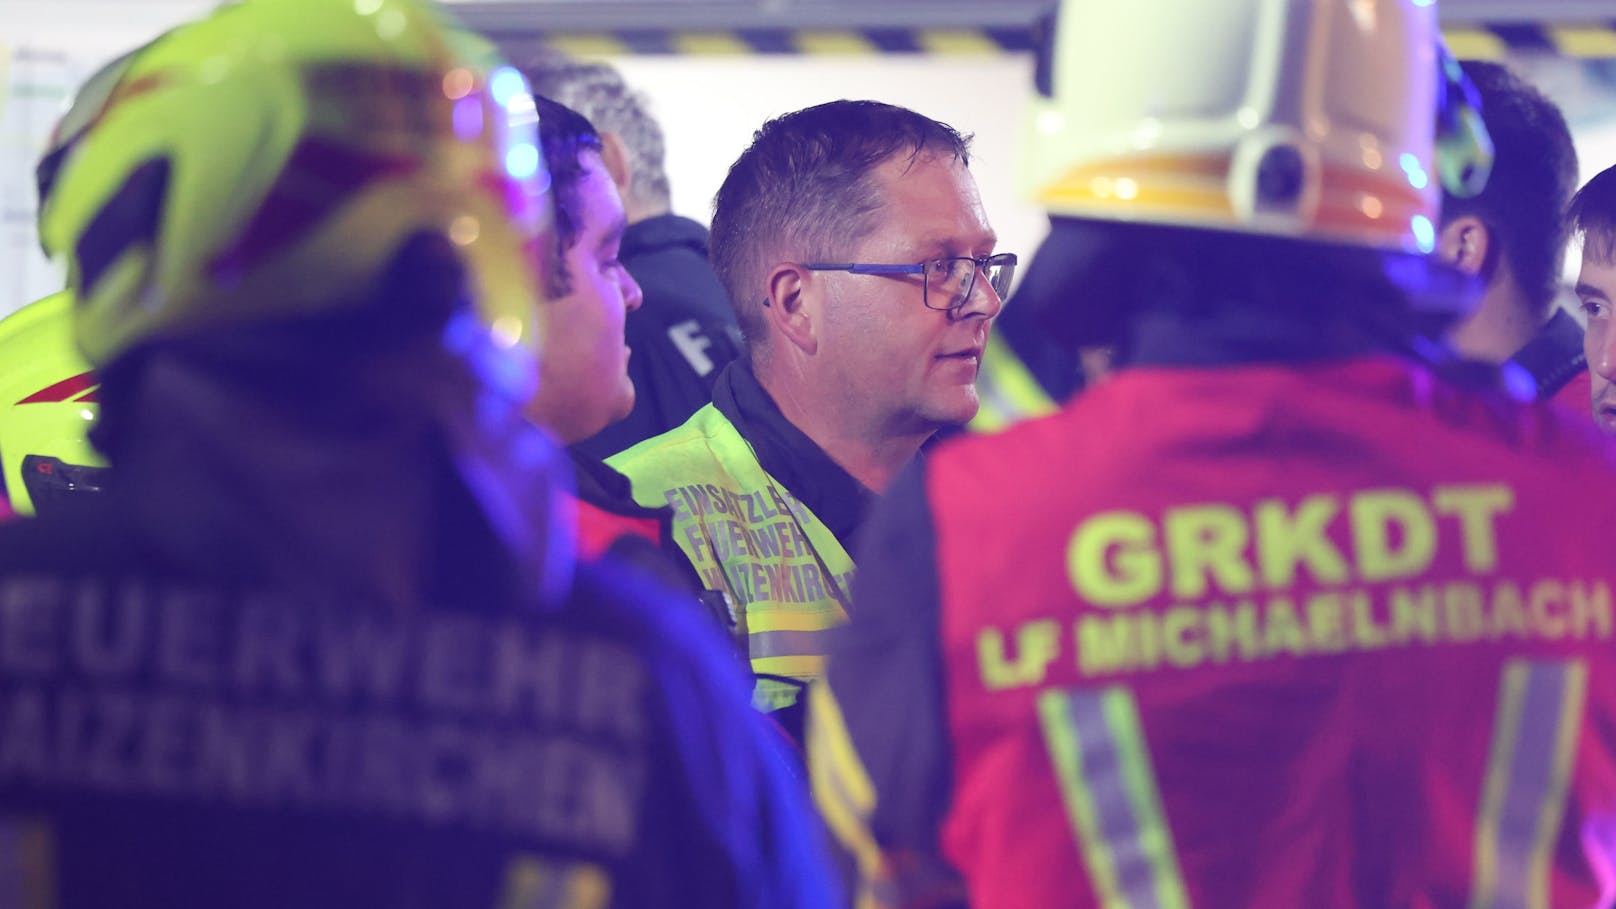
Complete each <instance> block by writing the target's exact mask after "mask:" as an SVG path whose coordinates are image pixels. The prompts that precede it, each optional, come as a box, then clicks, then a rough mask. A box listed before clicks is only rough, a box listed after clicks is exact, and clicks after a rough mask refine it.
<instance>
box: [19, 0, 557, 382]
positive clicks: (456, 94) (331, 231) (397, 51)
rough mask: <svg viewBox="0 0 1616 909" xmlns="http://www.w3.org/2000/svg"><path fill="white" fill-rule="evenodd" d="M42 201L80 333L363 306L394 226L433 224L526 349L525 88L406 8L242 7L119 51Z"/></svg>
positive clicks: (536, 180) (347, 0)
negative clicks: (120, 58) (119, 59)
mask: <svg viewBox="0 0 1616 909" xmlns="http://www.w3.org/2000/svg"><path fill="white" fill-rule="evenodd" d="M85 120H86V125H84V126H83V127H82V129H81V131H80V132H79V133H78V134H77V135H69V136H62V137H58V142H59V143H60V144H62V145H64V146H66V147H67V148H68V152H67V153H66V154H65V155H64V157H63V158H62V160H61V161H60V162H59V166H58V168H57V170H56V172H55V179H54V185H53V186H52V188H51V191H50V193H49V198H48V199H47V200H45V204H44V206H43V209H42V213H41V236H42V241H43V244H44V246H45V248H46V249H47V251H49V252H50V253H51V254H52V255H53V256H55V257H58V258H60V259H63V260H65V264H66V267H67V273H68V287H69V289H70V290H72V291H73V292H74V294H75V296H76V298H77V301H78V302H77V307H76V312H75V319H74V321H75V325H76V331H77V337H78V343H79V346H80V348H81V349H82V351H83V352H84V354H85V355H86V356H87V357H88V359H89V360H90V362H91V363H93V364H95V365H97V366H101V365H105V364H106V363H108V362H110V361H112V360H113V359H115V358H117V357H118V356H120V355H121V354H123V353H124V352H126V351H128V350H129V349H130V348H132V347H134V346H136V345H139V344H140V343H142V342H144V341H146V340H149V339H151V338H154V337H161V336H171V335H178V334H185V333H189V332H192V331H194V330H197V329H201V328H205V327H207V326H210V325H216V324H220V323H225V322H240V321H249V320H259V319H264V318H278V317H285V316H291V315H296V314H300V313H313V312H318V311H321V310H327V309H331V308H334V307H340V306H344V305H349V304H352V303H355V302H359V301H361V300H363V299H365V298H366V296H367V291H368V290H370V289H371V288H372V287H373V286H374V283H375V281H376V279H377V278H378V277H379V275H380V272H381V271H382V268H383V267H384V266H385V265H386V264H387V263H388V261H389V260H390V259H391V258H392V256H393V255H394V253H395V252H396V251H397V250H398V249H399V247H400V245H401V244H402V242H403V241H404V240H406V239H407V238H409V237H411V236H414V235H416V234H418V233H421V232H436V233H440V234H442V235H444V236H447V237H448V238H449V239H450V240H451V241H452V242H453V243H454V245H455V246H456V247H457V248H458V249H459V251H460V253H461V255H462V259H463V261H464V263H465V264H466V266H467V271H468V274H469V280H470V282H471V285H472V286H471V288H470V289H471V291H472V293H473V295H474V296H475V298H476V299H477V301H478V303H479V305H480V306H481V307H482V308H483V310H484V314H485V316H486V322H487V324H488V325H490V326H491V328H492V330H493V332H494V335H495V337H496V340H498V341H499V342H500V344H501V345H502V346H504V347H506V348H518V347H520V346H525V347H526V348H527V349H528V350H530V351H531V350H535V349H536V339H535V338H534V337H533V334H534V329H533V327H532V322H531V312H532V307H533V306H534V305H535V303H536V302H537V300H538V299H539V294H540V293H541V289H542V287H543V282H542V281H541V280H540V276H539V271H538V269H539V267H540V266H539V255H540V253H539V250H540V249H541V248H542V246H541V242H542V238H543V237H544V235H545V233H546V232H547V231H548V230H550V224H551V212H550V205H551V200H550V197H549V193H548V191H549V176H548V172H547V170H546V168H545V166H544V161H543V158H542V155H541V153H540V151H539V144H538V138H537V131H536V128H535V115H534V113H533V105H532V100H531V98H530V97H529V95H528V93H527V86H526V83H525V81H524V80H523V79H522V77H521V75H520V74H519V73H517V71H516V70H515V69H512V68H510V67H507V66H504V65H503V64H501V63H500V62H499V60H498V58H497V56H496V55H495V54H494V53H493V51H492V48H491V46H490V45H488V43H487V42H485V41H483V40H481V39H479V38H477V37H475V36H473V35H471V34H470V33H468V32H465V31H464V30H462V29H460V28H458V27H457V26H455V25H454V24H453V23H452V22H451V21H449V20H448V19H447V18H445V17H444V16H443V14H441V13H440V12H438V11H437V10H436V9H435V8H434V7H432V6H431V5H430V4H428V3H426V2H423V0H341V2H337V0H243V2H240V3H236V4H233V5H229V6H224V7H221V8H220V9H218V10H217V11H215V12H214V13H213V14H212V15H211V16H210V17H208V18H207V19H204V20H201V21H199V22H196V23H192V24H190V25H185V26H181V27H180V28H177V29H175V30H173V31H171V32H169V33H167V34H165V35H163V36H162V37H160V38H158V39H157V40H156V41H154V42H152V43H151V44H149V45H147V46H146V47H144V48H142V49H140V50H139V51H137V52H136V53H135V54H134V55H133V56H132V57H131V58H130V59H129V60H128V63H127V65H126V66H124V67H123V68H122V70H121V72H120V73H119V75H118V78H117V82H116V85H115V87H113V88H112V90H111V91H110V92H109V93H108V94H107V97H106V98H105V101H104V103H102V104H101V106H100V109H99V110H97V111H95V112H94V115H93V116H91V117H88V118H85Z"/></svg>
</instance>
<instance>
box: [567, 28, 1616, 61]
mask: <svg viewBox="0 0 1616 909" xmlns="http://www.w3.org/2000/svg"><path fill="white" fill-rule="evenodd" d="M1443 34H1444V35H1445V36H1446V37H1447V41H1448V45H1449V47H1450V48H1452V50H1453V51H1454V53H1455V55H1456V56H1459V57H1461V58H1472V59H1483V60H1496V59H1501V58H1504V57H1507V56H1509V55H1511V54H1513V53H1549V54H1556V55H1559V56H1563V57H1575V58H1583V59H1600V58H1616V19H1612V20H1610V21H1608V22H1564V23H1544V22H1519V23H1517V22H1501V23H1487V24H1477V23H1467V24H1464V25H1456V26H1450V27H1446V28H1444V29H1443ZM542 43H543V44H544V45H546V46H548V47H551V48H553V49H555V50H558V51H561V52H562V53H566V54H569V55H573V56H587V57H616V56H630V55H635V54H687V55H756V54H817V55H844V56H871V55H878V54H912V53H923V54H943V55H965V56H981V55H985V54H1002V53H1015V52H1019V51H1029V50H1031V49H1032V33H1031V31H1030V29H1025V28H1010V27H1006V28H983V29H969V28H960V29H905V28H875V29H846V30H824V29H811V30H805V29H785V28H780V29H774V28H749V29H736V30H733V31H678V30H666V29H641V30H635V29H618V30H612V31H601V32H571V33H558V34H551V35H548V36H545V37H544V38H543V39H542Z"/></svg>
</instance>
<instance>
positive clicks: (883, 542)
mask: <svg viewBox="0 0 1616 909" xmlns="http://www.w3.org/2000/svg"><path fill="white" fill-rule="evenodd" d="M857 564H858V566H859V567H858V576H857V578H856V579H855V581H854V585H853V609H852V621H851V623H850V624H849V625H847V626H846V627H845V628H843V629H842V630H841V631H839V632H838V634H837V635H836V636H835V637H834V638H833V641H832V645H831V652H830V659H829V663H828V666H827V669H826V678H825V682H823V683H821V684H817V685H815V686H814V692H813V694H812V701H811V704H810V708H809V732H808V748H809V766H810V770H811V775H812V778H813V790H814V798H815V801H816V802H817V803H818V805H819V808H820V812H821V813H822V814H823V815H824V817H825V821H826V823H827V825H828V826H829V827H830V829H831V832H832V834H833V836H834V837H835V839H836V841H837V842H838V844H839V845H840V846H841V847H842V848H843V849H845V850H846V851H847V853H848V854H849V855H850V856H851V860H852V864H853V865H855V866H856V872H855V877H856V879H857V880H856V883H855V884H854V887H855V888H856V890H857V894H856V900H855V904H856V905H858V906H861V907H865V906H871V907H905V909H918V907H928V909H931V907H944V906H963V905H964V897H963V886H962V884H961V883H960V881H959V878H958V875H957V874H956V873H955V872H954V871H953V870H952V869H951V868H950V867H949V866H948V865H947V863H946V862H945V861H944V860H943V858H942V855H941V850H940V847H939V843H938V831H939V828H940V827H941V824H942V819H943V816H944V814H945V812H946V811H947V809H948V802H949V785H950V784H949V780H950V777H951V772H952V768H951V760H950V755H949V747H948V733H947V726H946V719H945V716H944V694H943V672H942V660H941V654H940V650H939V637H938V628H939V617H938V609H939V603H940V598H939V595H938V575H937V564H936V539H935V534H934V532H933V528H932V522H931V509H930V507H929V505H928V504H927V502H926V496H925V475H924V471H923V468H922V466H921V465H920V464H916V465H914V466H913V467H911V468H910V469H909V470H908V471H906V472H905V473H904V474H903V475H902V476H901V477H900V478H899V479H898V481H897V482H896V483H895V484H894V485H893V487H892V489H891V490H890V491H889V492H888V494H887V496H886V498H885V499H883V500H882V501H881V502H880V503H878V504H877V506H876V508H875V511H874V513H873V514H872V515H871V517H870V519H869V522H868V524H867V525H866V526H865V528H864V531H863V535H862V537H861V546H860V549H859V553H858V559H857Z"/></svg>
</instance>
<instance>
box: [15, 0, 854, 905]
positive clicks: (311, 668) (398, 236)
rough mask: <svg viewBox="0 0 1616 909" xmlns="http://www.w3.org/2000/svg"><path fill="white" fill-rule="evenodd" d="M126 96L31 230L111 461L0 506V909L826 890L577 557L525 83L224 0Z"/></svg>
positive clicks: (751, 740) (464, 41) (539, 165)
mask: <svg viewBox="0 0 1616 909" xmlns="http://www.w3.org/2000/svg"><path fill="white" fill-rule="evenodd" d="M115 82H116V84H115V85H114V87H113V89H112V91H110V92H109V93H108V94H107V95H106V97H105V98H104V99H103V101H102V102H101V103H99V104H97V105H96V110H95V113H94V115H93V116H92V117H89V118H88V119H87V120H86V121H85V125H84V126H83V128H82V129H81V130H78V131H75V132H72V133H70V134H69V135H68V136H67V137H66V143H65V146H64V148H65V153H64V155H63V157H62V158H61V159H60V161H59V165H60V168H59V172H58V173H57V177H56V185H55V187H54V189H53V190H52V191H51V193H50V194H49V199H48V203H47V205H46V209H45V211H44V212H43V215H42V217H43V225H44V232H43V240H44V243H45V246H46V247H47V249H48V251H49V252H51V253H52V254H54V255H55V256H56V257H57V258H58V259H59V260H60V261H61V262H62V263H63V264H64V265H65V266H66V273H67V275H68V288H69V290H70V291H71V293H72V295H73V299H74V303H73V322H74V329H75V335H76V338H77V342H78V346H79V348H80V350H81V351H82V353H83V354H84V356H85V357H86V358H87V360H88V362H89V363H90V364H91V365H92V366H93V367H94V369H95V371H96V373H97V375H99V376H100V378H101V384H100V386H99V389H98V397H99V405H100V411H101V412H100V415H99V419H98V420H97V421H96V426H95V429H94V430H93V439H94V441H95V444H96V445H97V447H98V448H99V449H100V450H101V451H103V452H104V453H105V454H106V455H107V457H108V460H109V462H110V464H111V465H112V470H113V482H112V483H111V484H110V485H109V486H108V488H107V489H106V491H105V492H104V494H102V495H98V496H86V497H82V498H80V499H79V500H78V502H76V503H75V507H72V508H63V509H58V510H56V511H55V512H54V513H45V512H42V513H41V514H40V515H39V516H37V517H35V518H31V519H25V520H21V521H16V522H12V523H9V524H7V525H5V526H4V527H0V603H4V608H3V609H0V641H3V642H4V646H3V647H0V865H3V867H4V869H5V871H4V873H3V874H0V903H4V904H7V905H11V904H15V905H55V906H61V907H63V909H76V907H91V906H109V905H117V906H126V907H159V906H164V907H167V906H240V907H271V906H276V907H280V906H307V907H326V906H329V907H339V906H340V907H351V906H363V905H412V906H444V907H448V906H468V905H471V906H494V905H507V906H522V905H541V904H542V905H561V906H568V907H578V909H584V907H607V906H618V907H626V906H634V907H642V906H652V907H655V906H667V907H674V906H679V907H683V906H698V905H699V906H755V907H765V906H768V907H773V906H782V905H784V906H821V905H824V902H823V900H822V899H821V898H820V895H819V894H818V893H817V892H816V887H817V886H818V877H817V875H818V870H817V863H816V861H815V852H814V847H813V843H812V840H811V838H810V835H809V833H808V832H807V828H806V827H805V824H804V816H803V812H802V810H801V809H802V805H801V804H800V801H799V799H798V796H797V793H796V791H795V788H794V786H793V784H794V782H795V781H794V780H792V779H790V778H789V777H788V776H787V774H789V773H790V767H789V764H788V763H786V762H787V761H788V760H789V758H788V756H786V755H784V754H783V753H782V752H781V751H780V750H779V749H778V748H777V747H776V745H775V743H774V742H773V740H772V739H771V738H769V736H770V733H769V731H768V730H767V729H765V728H762V727H761V726H760V725H759V723H758V718H757V717H756V715H755V714H754V712H753V711H752V710H751V709H750V707H749V706H748V704H747V700H746V695H745V682H744V679H743V677H742V675H741V673H740V672H738V671H736V669H735V668H734V667H733V665H732V664H731V663H730V662H729V661H728V657H727V654H726V652H725V650H724V643H723V641H722V639H721V637H720V636H719V635H717V634H716V633H715V632H713V631H712V630H711V629H710V628H707V627H706V626H705V625H703V624H702V623H701V622H700V621H699V620H698V619H697V618H696V617H694V616H690V615H688V613H687V611H685V610H680V609H677V608H674V607H673V606H672V605H670V595H669V594H668V593H666V592H665V591H664V590H663V589H662V588H659V587H657V586H655V585H654V584H651V583H650V582H648V581H646V580H645V579H644V578H643V577H641V576H639V575H637V574H634V573H632V572H628V571H624V570H621V569H619V568H617V567H615V566H612V565H610V564H602V565H600V566H594V565H576V564H574V563H573V562H572V560H571V559H570V558H569V550H570V547H571V545H572V540H571V534H570V528H569V527H567V526H566V525H565V524H564V523H563V522H562V521H561V520H560V517H559V514H558V511H557V509H556V508H555V507H554V506H555V503H556V496H555V490H554V487H553V480H554V479H555V478H556V477H558V476H562V475H564V474H565V465H564V460H563V458H562V457H561V456H560V454H559V452H558V451H557V450H556V448H555V447H554V446H553V445H551V444H550V443H549V442H548V441H547V440H546V438H545V437H544V436H543V435H542V434H541V433H540V432H539V431H538V430H537V428H536V427H534V426H533V425H532V424H531V423H530V422H529V421H528V420H527V418H526V417H525V416H524V413H523V408H524V406H525V405H526V403H527V401H528V400H529V399H530V397H531V394H532V391H533V388H534V385H535V384H536V383H535V381H534V380H535V376H536V375H537V368H538V367H537V364H536V362H535V359H534V357H533V353H532V352H533V350H534V349H535V348H536V338H535V337H534V334H535V331H534V328H533V326H534V324H535V319H534V312H533V307H534V306H535V305H536V304H537V303H539V302H542V300H543V298H542V294H543V288H544V287H545V286H546V282H545V280H544V278H545V268H546V267H547V266H546V265H545V258H546V257H544V256H542V255H541V250H542V249H543V248H544V247H545V244H547V243H549V242H550V241H551V239H552V236H551V230H552V216H551V208H552V203H551V199H550V195H549V191H548V190H549V180H548V175H547V172H546V170H545V166H544V159H543V156H542V154H541V153H540V147H539V141H538V136H537V131H536V129H535V123H534V119H535V116H534V107H533V103H532V99H531V96H530V95H529V94H528V92H527V89H526V83H525V80H524V79H522V77H521V76H520V74H519V73H518V72H517V71H516V70H514V69H512V68H510V67H508V66H504V65H502V64H500V63H499V61H498V60H497V58H495V57H494V56H493V54H492V52H491V49H490V48H489V47H488V46H487V45H486V43H484V42H482V41H481V40H480V39H477V38H475V37H474V36H472V35H471V34H469V33H467V32H464V31H462V30H460V29H458V28H457V27H454V26H453V25H452V24H451V23H450V22H449V21H448V20H447V19H445V18H444V17H443V15H442V14H441V13H439V12H438V11H437V10H436V9H435V8H434V7H431V6H429V5H427V4H424V3H421V2H417V0H374V2H362V3H343V4H333V3H330V2H328V0H244V2H240V3H235V4H231V5H228V6H224V7H221V8H219V9H218V10H216V11H214V12H213V13H212V14H211V15H210V16H208V17H207V18H204V19H202V20H199V21H197V22H195V23H192V24H189V25H185V26H182V27H181V28H179V29H177V30H175V31H173V32H170V33H168V34H166V35H165V36H163V37H162V38H160V39H158V40H157V41H156V42H155V43H153V44H151V45H149V46H147V47H146V48H144V49H142V50H140V51H139V52H137V54H136V55H135V56H134V57H133V58H132V59H131V60H130V61H129V62H128V65H127V68H126V69H125V70H124V71H123V72H122V74H121V75H120V76H119V77H118V78H117V79H116V80H115Z"/></svg>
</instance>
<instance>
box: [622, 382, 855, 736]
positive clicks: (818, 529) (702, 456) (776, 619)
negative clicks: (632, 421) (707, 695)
mask: <svg viewBox="0 0 1616 909" xmlns="http://www.w3.org/2000/svg"><path fill="white" fill-rule="evenodd" d="M607 463H608V464H609V465H611V466H612V467H614V468H616V469H617V470H619V471H621V472H622V473H624V474H625V475H627V476H628V478H629V479H630V480H631V481H632V482H633V484H634V499H635V501H637V502H639V503H640V504H641V505H646V506H660V505H667V506H670V507H672V509H673V538H674V541H675V542H677V543H678V545H679V548H680V549H681V550H682V551H683V552H684V554H685V556H686V557H687V558H689V559H690V563H691V564H692V565H693V566H694V567H695V569H696V571H697V572H698V573H699V574H700V575H701V577H702V580H703V582H704V585H705V586H706V587H708V588H709V589H712V590H721V591H724V592H726V593H728V594H729V596H730V600H731V602H732V603H733V604H734V606H735V609H736V612H737V620H738V622H739V623H740V628H741V629H742V630H743V631H744V634H745V635H746V641H747V650H748V653H749V655H750V656H751V660H752V670H753V672H756V673H759V674H765V675H776V676H787V677H789V678H793V679H797V680H800V681H805V682H806V681H811V680H813V679H815V678H818V677H819V676H820V675H821V673H822V671H823V667H824V662H825V650H826V640H825V639H826V637H827V633H828V632H829V631H830V629H832V628H834V627H836V626H837V625H840V624H842V623H843V622H846V621H847V597H848V591H849V588H850V584H851V581H852V576H853V560H852V558H851V557H850V556H848V554H847V550H846V549H845V548H843V546H842V543H841V541H840V540H837V539H836V537H835V536H834V535H833V534H832V533H831V532H830V530H829V529H828V528H827V527H825V525H824V523H823V522H822V521H820V520H819V518H817V517H815V516H814V514H813V512H812V511H810V510H809V509H808V507H807V506H806V505H804V504H803V503H801V502H799V501H798V500H797V499H796V498H795V497H794V496H792V494H791V493H790V491H788V490H787V489H786V488H785V487H784V486H782V485H781V484H780V483H779V481H777V480H775V479H774V478H773V477H771V476H769V474H768V473H767V472H766V471H765V470H764V469H763V467H762V465H760V464H759V463H758V459H757V455H756V454H755V453H754V452H753V451H752V446H751V445H750V444H748V443H747V441H746V439H745V438H743V437H742V436H741V434H740V432H739V431H738V430H737V429H736V428H735V426H734V424H732V423H731V422H730V421H729V419H728V418H727V417H725V416H724V415H723V414H722V413H720V412H719V410H718V408H717V407H715V406H713V405H712V404H708V405H707V406H706V407H703V408H702V409H701V410H698V411H696V413H695V414H694V415H692V416H691V418H690V419H689V420H687V421H685V423H684V425H682V426H679V427H677V428H675V429H671V430H669V431H668V432H665V433H663V434H662V435H660V436H656V437H654V438H650V439H647V440H645V441H644V442H641V443H639V444H638V445H635V446H634V447H633V448H630V449H628V450H627V451H624V452H621V453H620V454H617V455H614V456H612V457H611V458H608V459H607ZM766 687H767V686H761V687H760V690H759V694H760V706H781V703H780V702H779V701H778V700H776V701H774V702H772V703H771V696H770V695H767V694H765V693H764V690H763V689H764V688H766ZM783 700H784V701H789V700H791V698H790V697H783Z"/></svg>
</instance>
